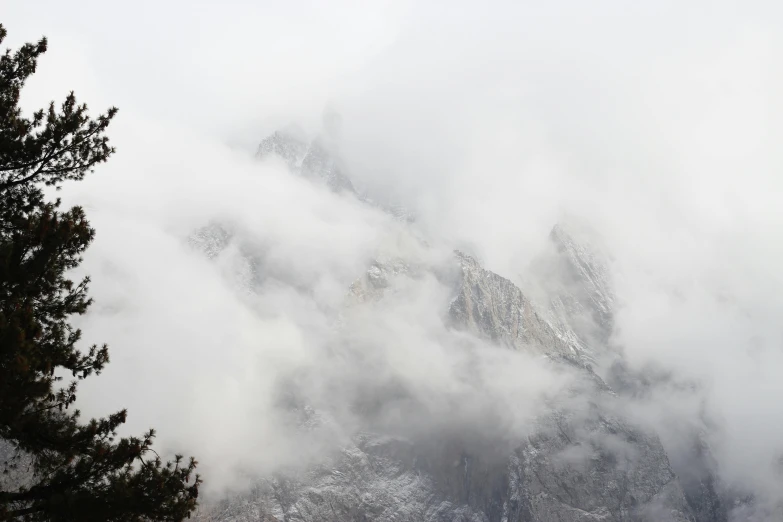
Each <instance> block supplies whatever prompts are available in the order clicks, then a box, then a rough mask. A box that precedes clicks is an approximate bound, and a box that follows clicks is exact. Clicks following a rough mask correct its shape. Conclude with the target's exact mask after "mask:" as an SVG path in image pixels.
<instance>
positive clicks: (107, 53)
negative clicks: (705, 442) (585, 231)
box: [0, 0, 783, 487]
mask: <svg viewBox="0 0 783 522" xmlns="http://www.w3.org/2000/svg"><path fill="white" fill-rule="evenodd" d="M0 11H2V22H3V23H4V25H5V26H6V28H7V29H8V32H9V37H8V39H7V40H6V42H5V43H6V44H7V45H10V46H14V47H15V46H17V45H19V44H20V43H21V42H23V41H30V40H34V39H37V38H38V37H40V36H41V35H46V36H47V37H49V42H50V50H49V52H47V54H46V55H45V56H44V57H43V58H42V59H41V61H40V63H39V69H38V72H37V73H36V75H35V77H34V78H33V79H32V80H31V81H30V82H29V84H28V87H27V88H26V89H25V91H24V100H23V102H24V104H25V106H26V107H29V108H31V109H32V108H35V107H38V106H41V105H42V104H44V103H46V102H47V101H48V100H51V99H55V100H61V99H62V98H63V97H64V96H65V94H66V93H67V92H68V91H69V90H71V89H73V90H75V91H76V93H77V96H78V97H79V98H80V99H81V100H84V101H87V102H88V103H89V105H90V107H91V108H92V109H93V110H94V111H96V112H97V111H99V110H102V109H104V108H105V107H108V106H110V105H117V106H119V107H120V113H119V116H118V118H117V120H116V122H115V123H113V124H112V128H111V132H110V135H111V137H112V142H113V143H114V144H115V145H116V146H117V148H118V151H119V152H118V153H117V155H116V157H115V158H113V159H112V160H111V161H110V162H109V163H108V164H107V165H105V166H101V167H100V168H99V170H98V172H97V173H96V174H95V175H94V176H93V177H92V178H91V179H88V180H86V181H84V182H82V183H80V184H79V186H78V187H75V186H74V187H67V188H66V190H65V191H64V195H65V198H66V201H67V202H69V203H70V202H78V203H80V204H84V205H86V206H87V208H88V215H89V216H90V219H91V221H92V222H93V223H94V225H95V227H96V229H97V240H96V242H95V245H94V246H93V247H92V249H91V250H90V252H89V253H88V255H87V257H86V259H85V266H84V270H85V271H86V272H89V273H90V274H91V275H92V277H93V281H94V283H93V293H94V294H95V297H96V305H95V312H94V313H93V314H91V315H90V316H88V317H87V319H86V321H85V332H86V334H87V337H88V338H89V339H90V340H95V341H96V342H102V341H106V342H108V343H109V344H110V345H111V346H112V347H113V352H112V353H113V357H112V365H111V369H110V370H109V371H108V372H107V377H105V378H102V379H103V380H100V379H96V381H98V382H97V384H90V383H87V384H85V385H84V387H83V389H84V390H85V391H84V395H85V397H86V396H87V395H88V393H89V392H92V393H93V394H94V395H96V394H97V395H100V397H99V398H96V399H94V402H93V403H91V404H90V405H88V406H87V408H88V411H92V412H96V413H100V412H106V411H107V410H110V409H113V408H115V409H116V408H118V407H121V406H125V405H127V406H129V408H130V411H131V417H130V424H131V426H132V427H133V428H134V429H137V431H138V430H140V429H144V428H146V427H147V426H148V425H150V424H153V425H155V426H160V428H161V432H162V435H161V436H162V437H166V435H165V430H166V429H168V430H169V433H173V434H175V435H173V436H171V439H176V440H178V441H187V444H189V447H192V448H193V451H194V452H197V453H199V455H202V454H206V457H202V458H201V460H202V462H204V461H206V464H205V465H207V466H213V467H215V466H217V464H215V462H216V461H219V460H220V459H221V458H222V459H224V460H226V459H227V460H230V458H229V455H234V453H235V451H236V447H241V446H242V445H245V447H253V445H254V444H257V445H259V446H263V445H264V444H267V443H268V442H269V441H270V440H273V439H274V440H276V441H277V442H278V443H279V444H285V443H286V441H285V440H282V438H281V437H279V434H276V433H274V429H272V428H270V427H269V423H267V422H262V421H259V420H258V419H256V420H253V421H248V420H247V419H248V417H249V416H248V415H247V412H248V411H257V412H258V417H262V416H263V415H270V413H269V409H268V405H266V402H265V401H267V398H266V395H265V394H266V393H268V392H269V390H270V389H271V388H270V386H271V384H269V383H270V382H273V381H274V379H275V376H276V375H278V372H282V371H283V370H282V369H281V368H283V369H285V368H298V367H299V366H302V365H312V364H314V363H313V360H317V357H318V356H317V355H316V354H318V353H320V352H319V350H320V349H321V348H322V346H321V344H319V343H320V341H319V339H320V338H321V337H320V336H321V335H322V334H323V335H326V334H325V332H327V331H329V328H330V325H329V319H328V318H329V314H331V313H332V312H333V311H334V309H335V308H336V307H338V306H339V303H340V299H342V296H343V294H344V290H345V288H347V286H346V285H347V284H349V283H350V282H351V281H352V280H353V279H354V278H355V277H358V275H359V274H361V272H362V271H363V270H364V268H365V266H366V263H367V260H368V259H370V258H371V257H372V256H373V255H374V253H375V252H377V251H378V249H380V248H383V245H384V244H385V243H384V241H388V237H389V236H390V234H392V235H393V234H396V233H397V232H395V230H396V229H395V227H396V225H394V224H393V223H390V222H389V220H388V218H387V217H385V216H383V215H381V214H380V213H378V212H376V211H374V210H372V209H368V208H365V207H364V206H362V205H360V204H359V203H358V202H357V201H353V200H350V198H340V197H337V196H334V195H332V194H328V193H325V192H323V191H319V190H317V189H315V188H313V187H311V186H309V185H308V184H307V183H305V182H303V181H302V180H298V179H295V178H292V177H291V176H288V175H287V174H286V173H285V172H282V170H281V168H280V166H279V165H274V164H270V165H264V166H259V165H258V164H256V163H254V162H253V161H252V158H251V156H252V152H253V150H254V148H255V146H256V145H257V143H258V142H259V141H260V139H261V138H262V137H263V136H265V135H266V134H267V133H269V132H271V131H273V130H274V129H276V128H279V127H281V126H284V125H288V124H290V123H296V124H298V125H300V126H302V127H303V128H304V129H305V130H306V131H307V132H309V133H311V134H314V133H316V132H318V130H319V128H320V127H319V126H320V124H321V118H322V115H323V113H324V110H325V109H327V108H330V110H336V111H337V112H339V113H340V114H341V115H342V123H343V124H342V129H341V132H342V137H341V140H342V141H341V152H342V153H343V154H344V158H345V161H346V162H347V164H348V165H349V166H350V167H351V170H350V172H351V175H352V177H353V178H354V180H355V181H356V182H357V184H361V185H363V186H366V187H370V188H372V189H373V190H376V191H390V192H394V193H395V194H396V195H397V196H399V197H400V198H401V199H402V200H404V201H405V202H406V203H408V204H409V205H410V206H411V207H413V208H415V209H416V211H417V212H418V214H419V215H420V221H419V224H418V225H417V227H419V228H420V230H421V231H422V233H423V234H424V235H425V236H426V237H428V238H429V239H431V240H435V241H436V242H440V243H441V244H442V245H445V246H447V247H453V246H460V247H464V248H468V249H470V250H471V251H472V252H474V253H475V254H476V255H478V256H479V257H480V258H481V259H482V261H483V262H484V263H486V265H487V266H488V267H489V268H491V269H493V270H495V271H497V272H498V273H500V274H502V275H504V276H506V277H509V278H511V279H513V280H515V281H519V282H521V281H524V280H525V276H526V268H527V265H528V263H529V262H530V260H531V259H532V258H533V257H534V256H535V254H536V253H537V252H538V251H539V250H540V248H541V246H542V245H543V244H544V241H545V240H546V236H547V234H548V232H549V229H550V228H551V226H552V225H553V224H554V223H555V222H557V221H558V220H562V219H566V218H568V219H576V220H580V221H585V222H589V223H590V224H591V226H592V227H593V228H594V229H596V230H598V231H599V234H600V237H601V240H600V241H601V242H602V244H604V245H605V247H606V249H607V250H608V251H609V252H611V255H612V259H613V262H612V270H613V273H614V277H615V280H616V285H617V293H618V299H619V302H620V304H621V308H620V311H619V313H618V331H617V333H616V336H615V342H616V343H618V344H621V345H623V346H624V347H625V349H626V352H627V354H628V357H629V360H630V361H632V363H633V364H634V365H637V366H639V367H643V366H644V365H645V364H651V363H652V364H657V365H661V366H664V367H666V368H673V369H675V370H676V371H678V372H680V374H681V375H683V377H688V378H693V379H698V380H699V382H701V383H703V385H704V387H705V390H706V391H704V392H703V393H704V395H703V396H699V397H697V398H696V399H695V400H694V403H698V404H701V402H700V401H706V404H707V405H708V408H709V410H710V413H711V414H712V415H714V417H715V418H716V419H719V424H720V425H721V426H722V430H721V432H720V435H716V438H715V440H714V441H713V442H714V443H715V445H716V447H718V448H719V455H720V458H721V464H722V466H723V467H724V469H725V470H727V471H726V473H727V477H728V478H729V479H731V480H736V481H738V482H745V483H751V482H753V481H754V480H756V481H760V482H763V484H764V485H765V486H769V487H776V486H778V485H779V482H774V480H773V479H772V478H770V477H772V476H773V470H772V468H771V463H772V462H773V461H774V460H775V458H777V456H780V455H781V454H783V405H782V404H783V403H781V402H780V397H781V396H783V379H781V371H783V354H782V353H781V348H782V347H783V326H781V321H780V318H781V317H783V276H782V275H781V267H782V266H783V240H781V238H782V237H783V235H782V234H783V233H782V232H781V231H782V230H783V205H781V203H780V200H781V195H783V174H781V169H782V168H783V151H782V149H781V147H780V143H782V142H783V123H782V122H783V101H781V100H783V98H781V94H780V93H781V92H783V68H781V65H780V61H781V60H780V57H781V56H783V32H781V28H782V27H783V4H782V3H780V2H776V1H772V0H770V1H766V2H764V1H745V2H739V1H734V2H729V1H693V2H676V1H668V0H664V1H656V2H633V3H632V2H625V1H619V0H605V1H598V2H580V1H576V0H574V1H564V0H558V1H553V2H484V3H481V4H478V3H468V2H408V1H394V2H391V1H389V2H359V1H356V2H347V1H339V2H338V1H329V2H316V1H312V2H301V1H291V2H263V1H259V2H241V1H237V0H229V1H222V2H205V1H191V2H176V1H167V0H158V1H155V2H152V1H137V2H132V3H125V4H124V5H120V4H119V3H117V4H116V5H115V4H112V3H107V2H99V1H97V0H96V1H88V0H75V1H71V2H58V1H54V0H52V1H35V2H32V1H25V0H3V1H2V9H0ZM261 171H264V172H266V175H265V176H260V175H259V174H258V173H259V172H261ZM216 218H221V219H228V220H229V221H232V222H234V223H237V224H238V227H239V228H240V229H242V230H245V231H246V233H247V234H249V235H251V236H253V235H254V237H255V240H257V241H260V242H261V243H263V244H264V245H266V246H267V247H268V248H269V249H270V250H269V251H270V252H271V254H270V256H271V257H270V258H271V259H273V260H274V263H276V264H275V265H274V266H275V267H277V269H279V270H280V271H281V272H280V273H281V274H284V275H281V276H280V277H281V278H282V279H284V280H285V278H286V277H289V278H292V279H291V280H289V281H288V282H289V283H291V285H289V286H285V285H280V286H278V287H275V288H268V289H266V290H265V291H266V293H264V294H263V295H261V296H259V297H258V298H257V300H256V301H254V302H252V303H251V304H248V302H247V300H246V298H244V297H237V293H236V292H235V289H233V287H232V286H231V284H228V283H227V282H226V281H227V279H226V277H225V273H231V272H232V270H233V268H232V265H231V263H232V261H231V260H230V259H224V260H223V263H224V264H225V266H223V267H222V268H221V269H220V270H223V272H221V271H220V270H216V269H215V267H214V266H213V265H210V264H209V263H208V262H207V261H205V260H203V259H201V258H199V257H198V256H195V255H194V254H193V253H192V252H191V251H189V250H188V249H187V245H186V244H185V243H184V241H183V238H184V237H186V236H187V235H188V234H189V233H190V232H191V231H192V230H194V229H195V228H197V227H199V226H202V225H204V224H206V222H208V221H209V220H211V219H216ZM395 248H397V247H395ZM292 274H294V275H292ZM293 279H296V281H295V283H296V284H294V283H292V282H291V281H292V280H293ZM196 282H197V283H196ZM302 284H304V285H306V286H307V288H308V291H307V292H304V293H302V292H299V290H297V288H298V287H297V285H302ZM436 286H437V285H436ZM436 286H435V287H433V288H430V289H429V290H427V289H424V290H417V292H424V293H425V294H426V297H425V296H424V294H421V295H420V294H416V295H418V297H417V302H419V303H421V302H425V303H430V304H431V306H432V307H434V306H436V304H437V303H440V301H438V299H440V298H441V297H442V296H441V297H439V295H440V294H439V293H438V292H439V291H438V290H437V288H436ZM427 292H429V293H427ZM424 308H426V307H424ZM409 313H410V310H408V311H405V310H403V309H395V311H394V313H391V312H390V313H389V316H388V318H387V319H385V321H389V324H384V325H377V327H378V328H380V329H381V330H380V331H386V330H387V329H389V330H392V331H396V332H398V335H399V336H400V337H399V339H398V341H399V342H400V343H403V341H404V343H403V344H406V346H420V344H417V343H416V342H413V341H412V339H417V340H418V342H422V339H428V338H431V337H432V336H433V335H435V334H433V330H432V329H433V328H436V326H433V324H431V323H426V324H423V325H419V326H418V327H417V328H414V329H413V330H411V331H407V330H405V331H402V329H400V328H397V329H395V328H392V326H390V325H395V324H397V322H396V321H399V323H400V324H403V323H405V321H402V319H400V318H401V317H408V315H406V314H409ZM401 314H402V315H401ZM420 316H421V317H429V316H427V314H426V313H425V311H421V314H420ZM429 319H431V320H432V321H435V319H434V318H432V317H430V318H429ZM435 322H437V321H435ZM406 324H407V323H406ZM373 332H375V331H373ZM438 332H439V333H437V336H443V335H446V334H445V333H443V332H440V331H438ZM376 333H377V332H376ZM367 335H370V334H369V333H368V334H367ZM437 336H436V337H437ZM392 339H394V338H392ZM438 339H441V340H442V341H443V342H446V340H444V339H446V338H445V337H438ZM449 342H451V341H449ZM272 345H274V347H270V346H272ZM421 346H423V345H421ZM426 346H429V347H430V348H431V350H432V351H425V352H424V353H427V354H429V355H430V356H431V359H430V360H431V361H433V363H432V364H433V365H434V366H437V364H436V362H437V361H440V360H441V359H439V357H445V356H444V355H443V353H442V352H441V351H440V350H441V348H442V346H441V345H439V344H438V343H434V344H432V343H430V344H426ZM436 347H437V348H436ZM423 349H424V348H422V350H423ZM382 353H387V352H382ZM418 353H422V352H418ZM386 362H387V363H388V364H389V365H391V366H392V367H393V368H394V371H396V372H399V374H400V375H405V376H406V377H408V378H410V379H411V381H412V382H413V381H415V382H421V381H420V380H417V379H416V377H415V376H416V375H417V372H418V371H421V368H418V369H417V368H416V366H415V365H413V364H409V363H410V361H403V360H400V359H398V358H395V359H393V360H389V361H386ZM487 364H488V368H489V369H488V373H491V371H490V369H492V368H494V369H497V370H499V369H500V368H501V367H504V366H506V365H507V364H509V363H508V362H507V361H494V362H491V363H490V362H488V363H487ZM514 364H519V365H521V366H524V365H525V364H532V363H529V361H526V360H520V361H518V362H517V363H514ZM457 366H458V365H457ZM186 368H187V369H188V371H189V372H190V375H183V374H184V373H186V372H185V371H184V369H186ZM256 369H257V371H256ZM335 371H337V370H335ZM340 371H346V370H345V369H341V370H340ZM455 371H456V370H455ZM338 374H339V372H338ZM335 375H337V374H335ZM340 375H342V374H340ZM451 377H453V375H451V374H448V375H447V374H444V375H442V381H438V382H448V381H449V379H450V378H451ZM142 381H146V382H147V385H146V386H147V391H145V392H139V393H136V394H133V393H129V392H128V389H129V387H131V386H139V385H140V384H141V382H142ZM510 381H511V380H509V382H510ZM504 382H505V381H504ZM542 386H543V384H542ZM536 389H538V388H536ZM99 390H103V391H106V390H108V391H109V392H110V393H108V392H106V393H99ZM528 391H529V390H528ZM517 392H519V393H522V391H520V390H516V391H514V390H513V389H511V388H508V387H503V386H498V387H497V388H496V389H493V390H491V391H490V392H488V393H489V395H488V397H489V398H488V400H490V399H491V400H494V401H499V400H501V397H502V396H503V394H504V393H517ZM455 393H456V392H455ZM459 393H462V392H459ZM667 393H668V391H665V390H664V391H662V392H661V394H662V395H661V396H662V399H661V401H659V402H657V403H655V402H654V403H652V404H648V405H646V407H648V408H649V409H646V410H644V411H645V412H647V413H648V414H649V415H650V416H655V415H659V416H661V418H666V416H667V415H675V414H677V412H675V413H672V412H669V411H667V409H666V407H665V406H666V405H667V404H671V401H672V399H671V396H669V395H667ZM194 399H196V400H197V401H198V402H199V404H200V406H199V405H194V404H193V402H194ZM270 400H271V399H270ZM90 408H92V409H90ZM254 408H256V409H255V410H254ZM683 408H684V409H685V410H686V411H684V412H680V414H681V415H683V416H687V415H690V414H692V413H693V411H694V410H688V409H687V407H685V406H684V407H683ZM216 412H220V413H219V414H216ZM528 413H530V412H526V414H528ZM215 415H218V416H219V418H218V419H216V418H215ZM250 417H252V416H250ZM656 418H657V417H656ZM177 422H179V423H184V424H185V425H186V427H185V428H181V429H180V428H178V427H177V425H176V424H177ZM214 426H219V429H217V428H215V429H214V430H213V431H210V430H211V429H212V428H210V427H214ZM228 427H230V428H228ZM191 428H192V430H195V431H198V432H200V433H201V434H202V435H203V436H202V435H200V436H199V437H197V439H198V440H195V441H194V440H188V435H187V432H188V430H189V429H191ZM192 430H191V431H192ZM258 433H262V434H263V436H260V438H257V435H258ZM264 437H267V438H264ZM259 441H260V442H259ZM282 451H283V450H281V452H282ZM262 464H263V463H259V465H262ZM267 464H269V463H267ZM759 470H763V471H759ZM226 474H228V472H227V471H226ZM226 476H227V475H226ZM760 477H761V478H760ZM770 484H771V485H772V486H770Z"/></svg>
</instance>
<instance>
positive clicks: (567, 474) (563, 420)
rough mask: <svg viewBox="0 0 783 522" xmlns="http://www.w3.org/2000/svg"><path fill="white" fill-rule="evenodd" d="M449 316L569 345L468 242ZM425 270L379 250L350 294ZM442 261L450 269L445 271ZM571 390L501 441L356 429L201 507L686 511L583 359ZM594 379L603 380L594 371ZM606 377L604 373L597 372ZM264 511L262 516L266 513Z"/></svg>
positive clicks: (249, 511)
mask: <svg viewBox="0 0 783 522" xmlns="http://www.w3.org/2000/svg"><path fill="white" fill-rule="evenodd" d="M455 262H456V265H457V270H456V278H455V280H454V281H453V292H454V295H453V299H452V302H451V307H450V310H449V314H448V315H449V317H450V320H451V321H452V323H453V325H454V326H455V327H457V328H460V329H463V330H468V331H470V332H472V333H474V334H476V335H478V336H480V337H484V338H487V339H490V340H492V341H493V342H495V343H497V344H501V345H505V346H508V347H509V348H512V349H516V350H527V351H532V352H534V353H539V354H543V355H547V356H550V358H551V359H552V361H553V362H552V364H555V365H557V364H561V362H560V361H561V359H560V358H559V357H558V356H559V355H563V354H572V355H573V353H574V349H573V347H572V346H570V345H569V344H568V343H567V342H566V341H565V340H563V339H562V338H561V337H560V334H559V333H558V332H557V331H556V330H555V329H553V328H552V327H551V326H550V325H548V323H547V322H546V321H545V320H544V319H543V318H542V317H541V316H540V315H539V314H538V312H536V310H535V308H534V306H533V304H532V303H530V302H529V301H528V300H527V298H526V297H525V296H524V295H523V293H522V292H521V290H520V289H519V288H517V287H516V286H515V285H514V284H513V283H512V282H511V281H509V280H508V279H505V278H503V277H501V276H499V275H497V274H494V273H493V272H491V271H488V270H486V269H484V268H483V267H481V266H480V265H479V263H478V262H477V261H476V260H475V259H473V258H471V257H469V256H466V255H464V254H461V253H457V254H455ZM422 270H426V268H423V267H421V266H417V265H416V264H415V263H411V261H410V260H406V259H402V258H397V257H391V258H383V259H379V260H378V261H376V262H375V263H374V264H373V265H372V266H371V267H370V269H368V271H367V273H366V274H365V275H364V276H363V277H361V278H359V279H358V280H357V281H356V282H355V283H354V284H353V285H352V286H351V288H350V290H349V296H350V297H351V298H352V299H351V301H352V302H353V303H354V304H356V305H359V306H361V305H362V303H367V302H374V301H379V300H382V299H383V298H384V296H385V295H386V294H387V292H388V291H389V290H390V289H393V288H394V282H395V280H396V279H397V278H405V277H411V275H412V274H416V273H419V272H421V271H422ZM446 272H448V271H446ZM579 371H582V372H583V373H584V375H585V377H586V378H585V379H584V381H583V382H582V383H581V385H580V387H579V388H578V389H576V390H573V389H572V390H571V392H572V393H574V394H575V395H579V394H582V395H585V396H590V397H592V400H591V404H590V406H589V408H587V409H586V410H585V409H582V408H577V409H574V408H572V407H569V406H568V405H567V402H566V404H565V405H562V406H558V407H556V408H555V409H554V410H553V411H552V413H551V414H549V415H546V416H544V417H542V418H541V419H539V421H538V426H537V427H536V430H535V431H534V433H535V434H534V435H533V436H531V437H529V438H527V439H525V440H520V441H518V443H517V444H515V445H514V444H512V445H510V446H508V448H506V449H503V446H502V445H501V446H498V445H497V444H494V443H488V442H487V441H483V442H481V441H479V442H477V441H476V440H469V439H465V438H461V437H459V436H457V437H455V436H454V435H453V434H445V433H444V434H442V436H440V437H439V436H438V435H435V438H434V439H432V438H431V439H430V440H427V441H422V440H409V439H406V438H400V437H394V436H388V435H384V434H382V433H372V432H363V433H360V434H358V435H357V436H356V437H354V439H353V441H352V442H351V443H350V444H349V445H347V446H345V447H343V448H342V450H341V451H339V452H338V453H337V454H335V455H329V456H325V458H324V460H323V462H321V463H320V464H319V465H316V466H315V467H313V468H310V469H307V470H299V471H297V472H288V473H281V474H279V475H278V476H276V477H273V478H267V479H263V480H260V481H259V482H258V483H257V484H256V486H255V487H254V489H253V491H252V493H250V494H249V495H246V496H244V497H242V498H239V499H231V500H227V501H226V502H224V503H223V504H222V505H219V506H216V507H215V508H214V510H213V511H211V512H205V513H202V514H201V515H200V516H201V518H202V519H203V520H219V521H226V522H227V521H240V520H264V518H263V517H273V518H272V519H274V520H278V521H284V520H285V521H331V520H333V521H350V520H356V521H360V520H362V521H370V520H372V521H400V520H409V521H420V520H430V521H481V522H501V521H502V522H513V521H519V522H522V521H526V522H532V521H541V522H555V521H557V522H577V521H595V520H602V521H611V522H613V521H621V520H623V521H625V520H639V521H642V520H648V521H650V522H652V521H665V520H672V521H686V520H689V509H690V508H689V506H688V504H687V502H686V501H685V498H684V495H683V492H682V489H681V487H680V484H679V481H678V479H677V477H676V476H675V474H674V473H673V471H672V469H671V467H670V465H669V461H668V459H667V457H666V454H665V452H664V450H663V448H662V446H661V444H660V442H659V441H658V439H657V438H656V437H655V436H654V435H652V434H649V433H645V432H643V431H642V430H639V429H637V428H634V427H633V426H631V425H629V424H628V423H627V422H624V421H623V420H622V419H620V418H618V417H617V416H616V415H612V414H610V413H609V412H608V411H606V408H605V407H604V406H602V405H601V403H602V402H603V401H604V400H607V399H608V398H610V396H611V394H610V393H609V392H608V391H607V387H606V386H605V384H603V385H602V386H601V385H597V384H596V378H595V376H594V374H592V371H591V370H590V369H589V368H581V369H580V370H579ZM599 381H600V380H599ZM601 383H602V381H601ZM272 519H270V520H272Z"/></svg>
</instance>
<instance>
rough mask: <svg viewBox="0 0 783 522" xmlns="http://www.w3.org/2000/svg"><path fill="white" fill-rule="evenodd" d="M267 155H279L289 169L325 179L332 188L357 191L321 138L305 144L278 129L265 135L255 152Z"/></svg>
mask: <svg viewBox="0 0 783 522" xmlns="http://www.w3.org/2000/svg"><path fill="white" fill-rule="evenodd" d="M270 156H278V157H279V158H281V159H282V160H283V161H285V163H286V164H287V165H288V168H289V170H291V171H292V172H294V173H298V174H300V175H302V176H304V177H306V178H309V179H312V180H314V181H317V182H321V183H324V184H326V186H327V187H329V188H330V189H331V190H333V191H334V192H338V193H339V192H349V193H353V194H355V193H356V189H354V186H353V183H351V180H350V179H349V178H348V176H346V175H345V174H344V173H343V171H342V168H341V167H340V165H339V160H338V158H337V157H336V156H335V155H334V154H332V153H331V152H330V151H329V150H328V148H327V147H326V145H325V144H324V143H323V142H322V141H321V140H320V139H316V140H314V141H313V142H312V143H310V144H309V145H308V144H307V143H306V142H304V141H303V140H302V139H301V138H299V137H297V136H294V135H293V134H291V133H285V132H282V131H277V132H275V133H274V134H272V135H271V136H268V137H266V138H264V139H263V140H262V141H261V144H260V145H259V146H258V152H256V157H257V158H259V159H264V158H267V157H270Z"/></svg>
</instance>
